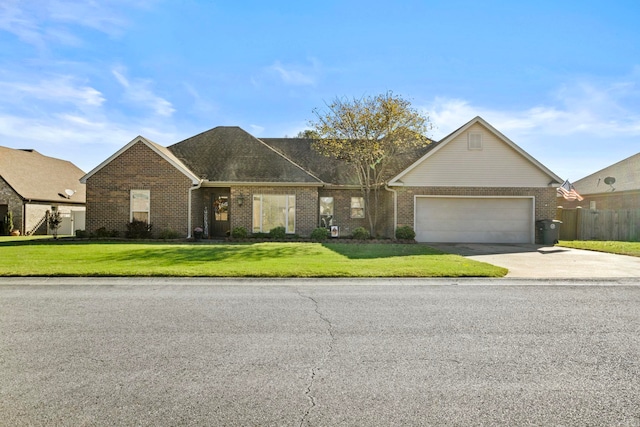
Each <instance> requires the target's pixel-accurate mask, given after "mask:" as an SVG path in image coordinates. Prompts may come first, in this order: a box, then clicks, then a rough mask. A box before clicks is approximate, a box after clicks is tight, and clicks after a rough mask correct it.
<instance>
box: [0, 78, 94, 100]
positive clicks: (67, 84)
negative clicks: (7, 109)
mask: <svg viewBox="0 0 640 427" xmlns="http://www.w3.org/2000/svg"><path fill="white" fill-rule="evenodd" d="M77 80H78V79H75V78H74V77H72V76H47V78H43V79H40V80H39V81H36V82H32V81H31V80H26V81H21V80H10V81H0V96H2V98H3V99H4V100H5V103H15V102H21V103H23V105H28V104H24V101H34V100H37V101H45V102H48V103H55V104H63V103H70V104H73V105H76V106H77V107H82V106H93V107H98V106H100V105H102V104H103V102H104V101H105V98H104V96H103V95H102V93H101V92H100V91H99V90H97V89H95V88H93V87H91V86H88V85H85V84H82V83H79V82H78V81H77Z"/></svg>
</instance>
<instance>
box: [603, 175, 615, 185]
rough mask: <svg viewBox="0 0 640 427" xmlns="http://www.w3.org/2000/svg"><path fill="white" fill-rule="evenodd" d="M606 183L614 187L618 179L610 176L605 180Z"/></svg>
mask: <svg viewBox="0 0 640 427" xmlns="http://www.w3.org/2000/svg"><path fill="white" fill-rule="evenodd" d="M604 183H605V184H607V185H613V184H615V183H616V179H615V178H614V177H612V176H608V177H606V178H605V179H604Z"/></svg>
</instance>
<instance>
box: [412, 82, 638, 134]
mask: <svg viewBox="0 0 640 427" xmlns="http://www.w3.org/2000/svg"><path fill="white" fill-rule="evenodd" d="M635 87H636V86H635V84H634V83H633V82H625V83H624V84H623V83H614V84H610V85H609V86H604V87H597V86H595V85H593V84H588V83H584V82H582V83H578V84H575V85H572V86H565V87H562V88H560V89H559V90H558V91H557V93H556V97H555V101H556V102H555V103H554V104H549V105H540V106H534V107H531V108H528V109H525V110H520V111H517V110H516V111H509V110H498V109H491V108H487V107H482V106H475V105H473V104H472V103H471V102H469V101H466V100H462V99H449V98H442V97H441V98H436V99H435V100H434V102H433V103H432V105H430V106H428V107H426V108H424V109H425V110H426V111H428V112H429V115H430V117H431V119H432V121H433V122H434V124H436V125H437V127H438V128H437V130H436V132H435V134H436V135H435V136H436V137H438V138H440V137H443V136H445V135H446V134H448V133H450V132H452V131H454V130H455V129H456V128H458V127H459V126H461V125H462V124H464V123H466V122H467V121H469V120H471V119H472V118H473V117H475V116H482V117H483V118H484V119H486V120H487V121H488V122H489V123H491V124H492V125H494V126H495V127H496V128H498V129H500V131H502V132H503V133H506V134H516V135H531V134H535V135H538V136H540V135H547V136H549V135H553V136H557V137H561V136H567V135H585V136H586V135H590V136H592V137H593V136H597V137H615V136H640V115H639V114H638V113H637V112H636V110H635V109H633V107H630V106H628V105H627V104H628V103H629V99H627V98H629V96H630V94H632V93H633V92H634V90H635ZM638 100H640V97H638ZM638 100H633V99H631V100H630V101H631V103H633V102H637V101H638Z"/></svg>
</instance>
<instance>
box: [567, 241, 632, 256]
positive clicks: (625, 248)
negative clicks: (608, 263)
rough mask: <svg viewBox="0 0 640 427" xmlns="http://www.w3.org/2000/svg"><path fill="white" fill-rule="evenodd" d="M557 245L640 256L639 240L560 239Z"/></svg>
mask: <svg viewBox="0 0 640 427" xmlns="http://www.w3.org/2000/svg"><path fill="white" fill-rule="evenodd" d="M558 246H564V247H565V248H574V249H586V250H590V251H598V252H609V253H612V254H618V255H631V256H637V257H640V242H615V241H596V240H584V241H583V240H561V241H560V243H558Z"/></svg>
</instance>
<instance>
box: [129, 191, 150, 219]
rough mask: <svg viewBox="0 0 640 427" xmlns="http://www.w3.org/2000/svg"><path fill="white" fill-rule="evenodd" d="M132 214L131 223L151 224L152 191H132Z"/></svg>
mask: <svg viewBox="0 0 640 427" xmlns="http://www.w3.org/2000/svg"><path fill="white" fill-rule="evenodd" d="M130 195H131V203H130V207H131V213H130V218H129V220H130V221H133V220H136V221H144V222H146V223H147V224H149V223H150V221H149V218H150V214H151V191H150V190H131V193H130Z"/></svg>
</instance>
